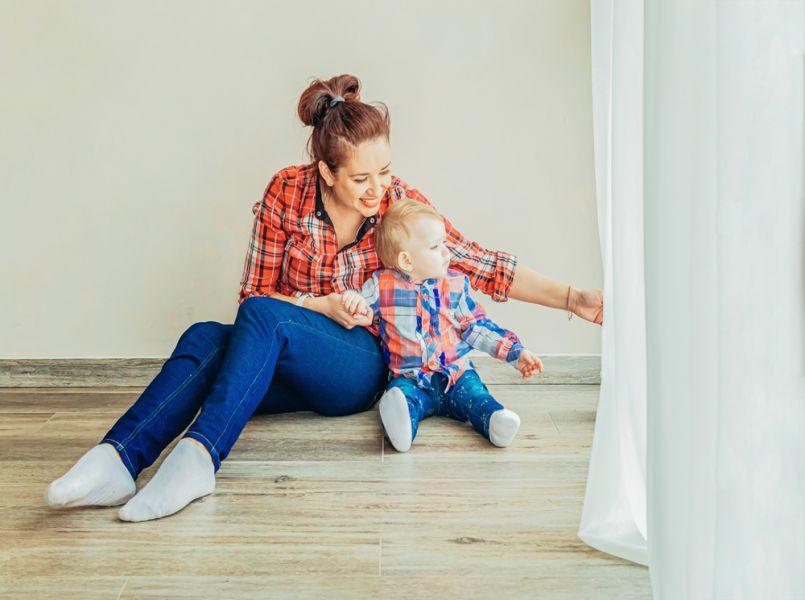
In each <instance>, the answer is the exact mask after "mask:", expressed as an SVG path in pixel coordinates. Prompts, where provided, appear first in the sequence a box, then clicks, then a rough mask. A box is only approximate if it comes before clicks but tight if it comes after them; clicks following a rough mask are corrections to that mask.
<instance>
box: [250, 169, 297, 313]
mask: <svg viewBox="0 0 805 600" xmlns="http://www.w3.org/2000/svg"><path fill="white" fill-rule="evenodd" d="M282 192H283V180H282V178H281V177H279V176H278V175H275V176H274V177H273V178H272V179H271V181H270V182H269V184H268V187H266V191H265V193H264V194H263V199H262V200H261V201H260V202H257V203H256V204H255V205H254V206H253V207H252V212H253V213H254V224H253V226H252V235H251V240H250V241H249V248H248V251H247V253H246V263H245V265H244V266H243V276H242V277H241V280H240V295H239V297H238V304H240V303H242V302H243V301H244V300H246V299H247V298H250V297H252V296H264V297H268V296H271V295H272V294H274V293H276V291H277V288H276V286H277V280H278V279H279V275H280V269H281V268H282V257H283V254H284V253H285V240H286V234H285V231H284V230H283V229H282V219H283V215H284V204H283V201H282V198H283V193H282Z"/></svg>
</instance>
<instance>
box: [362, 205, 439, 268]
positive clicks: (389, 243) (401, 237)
mask: <svg viewBox="0 0 805 600" xmlns="http://www.w3.org/2000/svg"><path fill="white" fill-rule="evenodd" d="M416 217H432V218H434V219H438V220H439V221H442V215H440V214H439V213H438V211H437V210H436V209H435V208H433V207H432V206H430V205H428V204H424V203H423V202H418V201H417V200H411V199H410V198H403V199H402V200H397V201H396V202H394V203H393V204H392V205H391V206H389V208H388V210H387V211H386V212H385V213H384V214H383V218H382V219H381V220H380V224H379V225H378V228H377V229H376V230H375V250H376V251H377V255H378V256H379V257H380V261H381V262H382V263H383V266H385V267H386V268H387V269H396V268H397V257H398V256H399V255H400V252H401V251H402V249H403V245H404V244H405V242H407V241H408V238H410V237H411V229H410V224H411V221H412V220H413V219H415V218H416Z"/></svg>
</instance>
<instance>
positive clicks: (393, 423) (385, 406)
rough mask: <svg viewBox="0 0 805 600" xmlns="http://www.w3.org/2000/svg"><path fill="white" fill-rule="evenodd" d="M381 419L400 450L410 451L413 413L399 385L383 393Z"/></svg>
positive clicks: (390, 439)
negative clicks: (409, 409)
mask: <svg viewBox="0 0 805 600" xmlns="http://www.w3.org/2000/svg"><path fill="white" fill-rule="evenodd" d="M380 420H381V421H382V422H383V428H384V429H385V430H386V435H387V436H388V438H389V441H390V442H391V445H392V446H394V449H395V450H397V451H398V452H408V450H409V449H410V448H411V414H410V413H409V412H408V400H406V399H405V394H403V393H402V390H400V388H397V387H393V388H391V389H389V390H386V392H385V393H384V394H383V397H382V398H381V399H380Z"/></svg>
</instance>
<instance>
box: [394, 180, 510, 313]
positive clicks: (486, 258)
mask: <svg viewBox="0 0 805 600" xmlns="http://www.w3.org/2000/svg"><path fill="white" fill-rule="evenodd" d="M400 185H401V186H402V188H403V189H404V191H405V196H406V197H408V198H411V199H412V200H417V201H418V202H422V203H424V204H427V205H428V206H433V204H431V203H430V202H429V201H428V199H427V198H425V196H423V195H422V193H420V192H419V190H416V189H413V188H410V187H409V186H408V185H407V184H405V183H403V182H400ZM434 208H435V207H434ZM437 210H438V209H437ZM440 214H441V213H440ZM442 219H444V227H445V231H446V233H447V247H448V248H449V249H450V253H451V254H452V258H451V259H450V267H451V268H453V269H455V270H456V271H461V272H462V273H464V274H465V275H466V276H467V277H468V278H469V280H470V286H471V287H472V289H474V290H478V291H480V292H483V293H484V294H486V295H487V296H490V297H491V298H492V300H494V301H495V302H505V301H506V300H508V298H509V290H510V289H511V286H512V283H513V282H514V269H515V267H516V266H517V257H516V256H514V255H513V254H510V253H508V252H504V251H499V250H498V251H496V250H488V249H486V248H484V247H483V246H481V245H480V244H477V243H476V242H473V241H470V240H468V239H466V238H465V237H464V236H463V235H461V232H459V231H458V230H457V229H456V228H455V227H453V225H452V223H450V221H449V220H447V218H446V217H444V215H442Z"/></svg>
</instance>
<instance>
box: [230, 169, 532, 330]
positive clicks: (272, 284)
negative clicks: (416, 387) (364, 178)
mask: <svg viewBox="0 0 805 600" xmlns="http://www.w3.org/2000/svg"><path fill="white" fill-rule="evenodd" d="M401 198H411V199H413V200H417V201H419V202H423V203H425V204H428V205H430V202H428V200H427V199H426V198H425V197H424V196H423V195H422V194H421V193H419V191H417V190H416V189H413V188H409V187H408V185H407V184H405V183H403V182H402V181H400V180H399V179H397V178H396V177H394V176H392V178H391V185H390V186H389V188H388V189H387V190H386V193H385V194H384V195H383V198H382V199H381V201H380V209H379V210H378V212H377V214H376V215H375V216H374V217H371V218H369V219H366V220H365V221H364V223H363V225H362V226H361V228H360V230H359V231H358V235H357V237H356V239H355V241H353V242H352V243H350V244H348V245H346V246H344V247H343V248H341V250H340V251H339V250H338V245H337V240H336V236H335V228H334V227H333V225H332V222H331V221H330V217H329V216H328V215H327V211H325V210H324V203H323V202H322V196H321V188H320V186H319V172H318V168H317V167H316V163H310V164H307V165H299V166H291V167H287V168H285V169H283V170H282V171H280V172H279V173H277V174H276V175H274V177H272V178H271V181H270V182H269V183H268V187H267V188H266V191H265V194H264V195H263V199H262V200H260V201H259V202H257V203H255V205H254V206H253V207H252V212H253V213H254V216H255V218H254V226H253V228H252V237H251V241H250V243H249V249H248V253H247V255H246V264H245V266H244V268H243V277H242V278H241V290H240V296H239V298H238V303H241V302H243V301H244V300H245V299H246V298H249V297H251V296H266V297H268V296H271V295H273V294H276V293H280V294H284V295H286V296H299V295H300V294H302V293H305V292H307V293H311V294H313V295H314V296H323V295H327V294H330V293H332V292H337V293H343V292H345V291H346V290H355V289H360V288H361V287H362V286H363V283H364V282H365V281H366V279H368V278H369V277H370V276H371V275H372V273H373V272H374V271H376V270H378V269H381V268H383V265H382V263H381V262H380V258H379V257H378V256H377V253H376V252H375V236H374V228H375V226H376V225H377V224H378V223H379V222H380V220H381V219H382V218H383V214H384V213H385V212H386V210H387V209H388V207H389V205H390V204H391V203H392V202H395V201H397V200H399V199H401ZM444 226H445V230H446V232H447V247H448V248H449V249H450V252H451V254H452V258H451V260H450V267H451V268H452V269H456V270H457V271H460V272H462V273H464V274H465V275H467V277H468V278H469V280H470V285H471V286H472V288H473V289H475V290H479V291H481V292H483V293H484V294H487V295H489V296H491V297H492V300H494V301H496V302H504V301H505V300H506V299H507V298H508V294H509V288H510V287H511V284H512V281H513V279H514V267H515V265H516V264H517V258H516V257H515V256H514V255H512V254H509V253H506V252H495V251H491V250H487V249H485V248H482V247H481V246H479V245H478V244H476V243H475V242H471V241H469V240H467V239H465V238H464V236H462V235H461V234H460V233H459V232H458V231H457V230H456V228H455V227H453V226H452V225H451V224H450V222H449V221H448V220H447V219H444ZM369 329H370V330H371V331H372V332H373V333H374V334H375V335H377V329H376V328H375V327H370V328H369Z"/></svg>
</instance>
